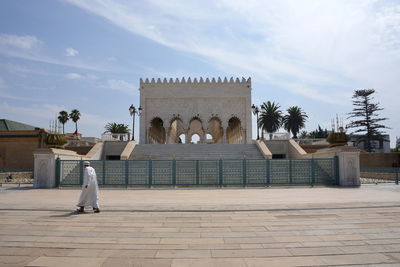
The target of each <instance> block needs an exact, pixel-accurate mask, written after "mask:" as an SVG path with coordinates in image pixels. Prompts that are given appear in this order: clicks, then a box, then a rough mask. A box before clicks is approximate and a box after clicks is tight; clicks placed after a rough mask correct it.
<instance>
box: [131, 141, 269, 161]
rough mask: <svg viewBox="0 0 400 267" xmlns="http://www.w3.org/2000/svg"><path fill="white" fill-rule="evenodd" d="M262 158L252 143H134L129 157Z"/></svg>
mask: <svg viewBox="0 0 400 267" xmlns="http://www.w3.org/2000/svg"><path fill="white" fill-rule="evenodd" d="M135 158H136V159H148V158H151V159H172V158H175V159H219V158H223V159H243V158H248V159H263V156H262V154H261V153H260V151H259V150H258V148H257V146H256V145H254V144H235V145H231V144H164V145H160V144H145V145H136V147H135V149H134V150H133V151H132V154H131V156H130V159H135Z"/></svg>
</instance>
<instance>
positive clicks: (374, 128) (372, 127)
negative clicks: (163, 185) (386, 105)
mask: <svg viewBox="0 0 400 267" xmlns="http://www.w3.org/2000/svg"><path fill="white" fill-rule="evenodd" d="M374 93H375V90H374V89H363V90H355V91H354V94H353V97H352V98H353V106H354V108H353V111H352V112H350V113H349V115H350V116H349V117H348V119H350V118H351V119H354V120H352V121H350V123H349V124H348V125H347V126H346V128H353V129H355V131H354V132H353V133H362V136H361V137H360V138H359V140H358V141H359V142H361V141H363V142H364V149H365V150H366V151H368V152H372V151H373V149H374V142H373V141H374V140H377V141H384V139H385V138H384V137H383V136H382V134H383V132H382V131H380V129H389V127H387V126H385V125H383V124H381V122H382V121H384V120H387V118H379V117H378V114H377V112H378V111H380V110H383V108H380V107H379V103H372V102H371V101H372V100H373V99H374V97H372V94H374Z"/></svg>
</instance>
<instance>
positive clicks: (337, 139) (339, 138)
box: [326, 128, 349, 147]
mask: <svg viewBox="0 0 400 267" xmlns="http://www.w3.org/2000/svg"><path fill="white" fill-rule="evenodd" d="M341 129H342V130H343V128H341ZM326 141H328V143H329V144H330V147H334V146H345V145H347V141H349V137H348V136H347V135H346V133H345V132H343V131H341V132H339V133H337V132H335V131H332V132H330V133H329V135H328V137H327V138H326Z"/></svg>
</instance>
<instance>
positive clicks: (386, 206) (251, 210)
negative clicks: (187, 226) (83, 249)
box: [0, 205, 400, 215]
mask: <svg viewBox="0 0 400 267" xmlns="http://www.w3.org/2000/svg"><path fill="white" fill-rule="evenodd" d="M382 208H385V209H386V208H400V205H384V206H352V207H323V208H322V207H315V208H277V209H176V210H172V209H132V210H131V209H116V210H106V209H102V210H101V212H102V213H104V212H107V213H108V212H131V213H139V212H143V213H151V212H166V213H167V212H171V213H172V212H173V213H179V212H182V213H190V212H195V213H205V212H265V211H268V212H285V211H302V210H350V209H382ZM0 211H38V212H40V211H52V212H59V211H63V212H70V213H71V215H75V214H76V215H81V214H78V213H76V212H71V210H60V209H26V208H23V209H18V208H0ZM91 213H92V212H85V213H84V214H91Z"/></svg>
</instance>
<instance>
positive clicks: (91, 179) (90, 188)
mask: <svg viewBox="0 0 400 267" xmlns="http://www.w3.org/2000/svg"><path fill="white" fill-rule="evenodd" d="M84 166H85V168H84V170H83V184H82V192H81V195H80V197H79V202H78V204H77V206H78V207H79V209H78V212H83V211H84V209H85V207H87V206H90V207H92V208H93V211H94V212H96V213H98V212H100V209H99V186H98V185H97V177H96V171H95V170H94V168H92V167H90V162H89V161H85V162H84Z"/></svg>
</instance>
